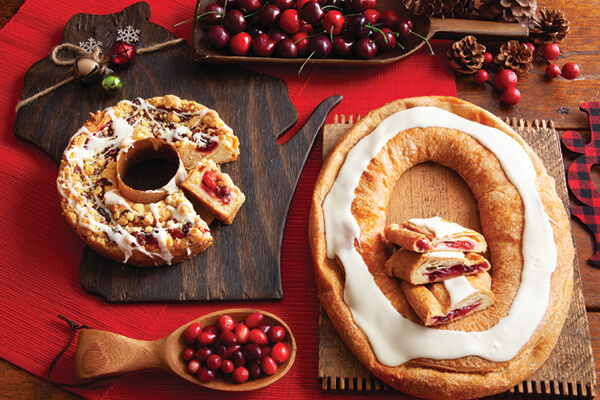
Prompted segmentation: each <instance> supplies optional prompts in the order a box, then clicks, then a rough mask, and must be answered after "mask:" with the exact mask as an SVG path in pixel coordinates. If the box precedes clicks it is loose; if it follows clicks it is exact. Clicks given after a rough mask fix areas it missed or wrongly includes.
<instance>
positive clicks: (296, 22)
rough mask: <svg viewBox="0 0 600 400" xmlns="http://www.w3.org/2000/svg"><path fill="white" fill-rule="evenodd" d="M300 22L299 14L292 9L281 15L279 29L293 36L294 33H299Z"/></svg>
mask: <svg viewBox="0 0 600 400" xmlns="http://www.w3.org/2000/svg"><path fill="white" fill-rule="evenodd" d="M301 21H302V18H300V12H299V11H298V10H296V9H294V8H290V9H287V10H285V11H284V12H282V13H281V16H280V17H279V27H280V28H281V30H282V31H284V32H285V33H288V34H290V35H293V34H294V33H296V32H300V26H301V25H300V24H301Z"/></svg>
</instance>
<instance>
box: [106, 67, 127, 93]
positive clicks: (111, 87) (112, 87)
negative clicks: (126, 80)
mask: <svg viewBox="0 0 600 400" xmlns="http://www.w3.org/2000/svg"><path fill="white" fill-rule="evenodd" d="M102 89H103V90H104V91H105V92H106V93H108V94H109V95H111V96H116V95H117V94H119V93H121V91H122V90H123V80H122V79H121V77H120V76H119V75H117V74H115V73H114V72H112V71H111V72H108V73H107V74H106V75H104V77H102Z"/></svg>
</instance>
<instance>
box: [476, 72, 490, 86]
mask: <svg viewBox="0 0 600 400" xmlns="http://www.w3.org/2000/svg"><path fill="white" fill-rule="evenodd" d="M489 78H490V74H489V73H488V72H487V71H486V70H485V69H480V70H479V71H477V72H475V82H477V83H486V82H487V81H488V79H489Z"/></svg>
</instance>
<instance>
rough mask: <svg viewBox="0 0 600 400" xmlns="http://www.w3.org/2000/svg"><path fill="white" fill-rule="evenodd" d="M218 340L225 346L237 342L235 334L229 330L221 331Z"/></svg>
mask: <svg viewBox="0 0 600 400" xmlns="http://www.w3.org/2000/svg"><path fill="white" fill-rule="evenodd" d="M219 342H220V343H221V344H222V345H223V346H225V347H229V346H233V345H234V344H236V343H237V336H236V335H235V333H233V332H231V331H223V332H221V334H220V335H219Z"/></svg>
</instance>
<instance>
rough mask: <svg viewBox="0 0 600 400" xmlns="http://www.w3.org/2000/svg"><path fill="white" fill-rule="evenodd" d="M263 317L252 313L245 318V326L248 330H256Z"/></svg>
mask: <svg viewBox="0 0 600 400" xmlns="http://www.w3.org/2000/svg"><path fill="white" fill-rule="evenodd" d="M263 319H265V316H264V315H262V314H261V313H252V314H250V315H248V316H247V317H246V325H247V326H248V328H250V329H254V328H258V327H259V326H260V324H262V322H263Z"/></svg>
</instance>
